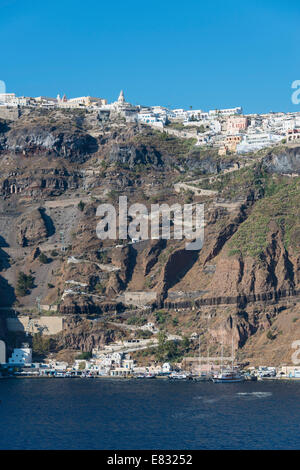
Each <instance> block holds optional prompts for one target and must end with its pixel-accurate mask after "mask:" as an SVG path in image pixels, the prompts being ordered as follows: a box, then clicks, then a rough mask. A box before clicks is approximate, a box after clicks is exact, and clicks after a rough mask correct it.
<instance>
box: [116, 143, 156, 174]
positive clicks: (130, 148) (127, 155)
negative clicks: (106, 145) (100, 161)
mask: <svg viewBox="0 0 300 470" xmlns="http://www.w3.org/2000/svg"><path fill="white" fill-rule="evenodd" d="M108 161H109V162H117V163H121V164H126V165H128V166H129V168H133V167H134V166H135V165H151V166H155V167H160V166H163V164H164V162H163V160H162V157H161V154H160V153H159V152H158V150H156V149H155V148H153V147H147V146H145V145H140V146H134V145H119V144H114V145H112V147H111V150H110V152H109V155H108Z"/></svg>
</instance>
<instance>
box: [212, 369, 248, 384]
mask: <svg viewBox="0 0 300 470" xmlns="http://www.w3.org/2000/svg"><path fill="white" fill-rule="evenodd" d="M244 380H245V377H244V376H243V375H241V374H240V373H239V372H237V371H235V370H228V371H223V372H220V374H218V375H216V376H214V377H213V379H212V381H213V382H214V383H216V384H220V383H236V382H244Z"/></svg>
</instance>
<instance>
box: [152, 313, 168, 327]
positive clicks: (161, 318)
mask: <svg viewBox="0 0 300 470" xmlns="http://www.w3.org/2000/svg"><path fill="white" fill-rule="evenodd" d="M154 315H155V320H156V323H158V324H159V325H164V324H165V323H166V321H167V320H168V319H169V318H170V315H169V314H168V313H166V312H164V311H163V310H158V311H157V312H155V314H154Z"/></svg>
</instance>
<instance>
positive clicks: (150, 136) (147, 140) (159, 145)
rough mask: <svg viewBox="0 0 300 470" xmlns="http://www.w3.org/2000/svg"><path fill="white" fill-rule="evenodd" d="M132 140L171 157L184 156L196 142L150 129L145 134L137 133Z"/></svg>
mask: <svg viewBox="0 0 300 470" xmlns="http://www.w3.org/2000/svg"><path fill="white" fill-rule="evenodd" d="M133 142H134V143H137V144H142V145H145V146H148V147H150V148H155V149H157V150H158V151H159V152H160V153H161V154H162V155H166V156H169V157H171V158H179V159H180V158H184V159H185V157H186V156H187V155H188V153H189V152H190V151H191V149H192V148H193V147H194V145H195V144H196V142H197V140H196V139H180V138H178V137H174V136H170V135H168V134H167V133H166V132H160V131H155V130H152V131H151V132H150V131H148V133H147V134H138V135H136V136H135V137H134V138H133Z"/></svg>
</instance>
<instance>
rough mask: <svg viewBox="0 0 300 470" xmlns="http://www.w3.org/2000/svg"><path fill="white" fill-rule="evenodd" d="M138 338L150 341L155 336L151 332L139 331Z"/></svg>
mask: <svg viewBox="0 0 300 470" xmlns="http://www.w3.org/2000/svg"><path fill="white" fill-rule="evenodd" d="M135 336H136V338H141V339H149V338H151V336H153V333H152V331H149V330H138V331H137V332H136V334H135Z"/></svg>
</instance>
